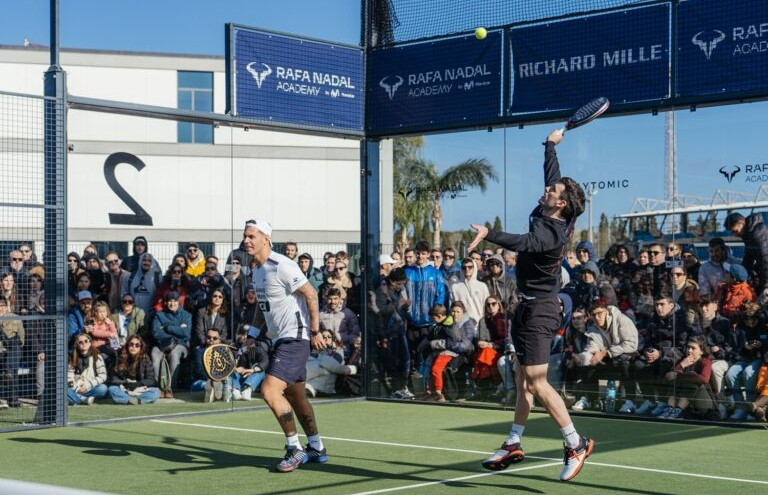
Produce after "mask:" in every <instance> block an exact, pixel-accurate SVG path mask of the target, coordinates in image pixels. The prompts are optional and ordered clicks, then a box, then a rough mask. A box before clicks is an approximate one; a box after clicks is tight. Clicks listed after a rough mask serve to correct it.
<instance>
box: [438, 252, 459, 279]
mask: <svg viewBox="0 0 768 495" xmlns="http://www.w3.org/2000/svg"><path fill="white" fill-rule="evenodd" d="M460 264H461V263H456V251H454V249H453V248H445V250H444V251H443V264H442V265H440V273H442V274H443V280H444V281H445V284H446V285H447V286H448V287H450V286H451V284H453V283H454V282H458V281H459V276H461V267H460V266H459V265H460Z"/></svg>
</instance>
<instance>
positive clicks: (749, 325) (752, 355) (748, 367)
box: [725, 303, 768, 421]
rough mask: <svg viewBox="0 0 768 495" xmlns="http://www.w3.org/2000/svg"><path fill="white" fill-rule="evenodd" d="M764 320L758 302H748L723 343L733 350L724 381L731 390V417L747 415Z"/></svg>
mask: <svg viewBox="0 0 768 495" xmlns="http://www.w3.org/2000/svg"><path fill="white" fill-rule="evenodd" d="M765 323H766V322H765V318H764V315H763V314H762V313H761V310H760V306H759V305H758V304H757V303H747V304H745V306H744V308H743V309H742V311H741V313H740V318H739V320H738V322H737V323H736V325H734V326H733V329H732V330H731V332H730V333H729V334H728V336H727V337H726V346H727V347H729V348H730V350H731V351H732V352H731V356H732V360H731V367H730V368H728V371H727V372H726V374H725V383H726V385H727V386H728V388H729V389H730V391H731V397H732V399H733V404H734V407H735V410H734V412H733V414H732V415H731V417H730V419H731V420H733V421H743V420H744V419H746V417H747V405H748V404H749V403H751V402H752V401H753V399H754V394H755V386H756V383H757V371H758V369H759V368H760V363H761V351H762V347H763V342H762V341H761V340H760V338H761V337H763V338H765V339H766V340H768V334H767V332H766V326H765Z"/></svg>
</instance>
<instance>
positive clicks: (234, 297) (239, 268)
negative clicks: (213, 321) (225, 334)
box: [224, 250, 251, 338]
mask: <svg viewBox="0 0 768 495" xmlns="http://www.w3.org/2000/svg"><path fill="white" fill-rule="evenodd" d="M244 264H245V255H244V254H243V253H242V252H241V251H240V250H235V251H232V252H231V253H230V255H229V263H227V267H228V268H227V271H226V272H225V273H224V280H225V281H226V283H227V286H229V299H228V301H227V305H228V306H229V308H230V315H237V314H240V305H241V304H242V303H243V299H245V287H246V286H247V285H248V284H250V283H251V279H250V277H248V276H247V275H246V273H245V272H244V271H243V265H244ZM230 321H232V319H231V318H230ZM230 327H232V325H231V324H230ZM230 338H234V335H230Z"/></svg>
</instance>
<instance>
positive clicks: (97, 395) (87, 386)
mask: <svg viewBox="0 0 768 495" xmlns="http://www.w3.org/2000/svg"><path fill="white" fill-rule="evenodd" d="M74 342H75V348H74V349H73V350H72V357H71V358H70V359H69V363H68V365H67V385H68V387H69V388H68V389H67V400H68V401H69V404H70V405H78V404H82V405H87V406H90V405H93V402H94V401H95V400H96V399H102V398H104V397H106V396H107V386H106V385H105V382H106V381H107V367H106V366H105V365H104V359H103V358H102V357H101V354H99V350H98V349H96V347H94V346H93V345H92V343H91V337H90V336H89V335H88V334H85V333H79V334H77V335H76V336H75V339H74Z"/></svg>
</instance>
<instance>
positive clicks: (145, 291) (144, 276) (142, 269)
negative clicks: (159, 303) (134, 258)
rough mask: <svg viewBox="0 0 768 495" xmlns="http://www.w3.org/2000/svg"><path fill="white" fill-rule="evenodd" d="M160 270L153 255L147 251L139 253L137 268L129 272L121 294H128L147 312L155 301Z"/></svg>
mask: <svg viewBox="0 0 768 495" xmlns="http://www.w3.org/2000/svg"><path fill="white" fill-rule="evenodd" d="M161 278H162V272H161V271H160V265H159V264H158V263H157V261H156V260H155V258H154V256H152V255H151V254H149V253H144V254H143V255H141V261H140V262H139V268H138V269H137V270H136V271H135V272H133V273H131V276H130V277H129V278H128V283H127V284H126V290H125V291H123V294H124V295H125V294H130V295H131V296H132V297H133V300H134V302H135V303H136V305H137V306H138V307H140V308H141V309H143V310H144V312H145V313H147V314H149V313H150V311H152V306H153V304H154V303H155V292H157V288H158V287H159V286H160V283H161Z"/></svg>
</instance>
